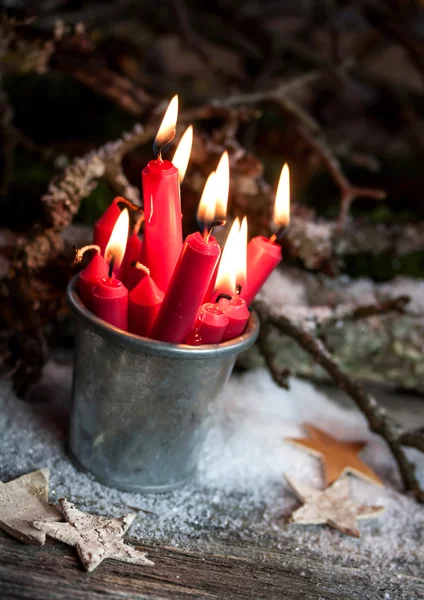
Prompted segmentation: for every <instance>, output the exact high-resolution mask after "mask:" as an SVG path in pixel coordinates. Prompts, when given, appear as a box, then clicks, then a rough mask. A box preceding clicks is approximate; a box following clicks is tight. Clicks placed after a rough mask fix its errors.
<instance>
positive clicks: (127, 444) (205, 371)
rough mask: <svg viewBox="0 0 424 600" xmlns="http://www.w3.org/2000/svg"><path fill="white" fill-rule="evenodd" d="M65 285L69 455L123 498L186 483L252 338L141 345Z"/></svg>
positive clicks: (250, 328)
mask: <svg viewBox="0 0 424 600" xmlns="http://www.w3.org/2000/svg"><path fill="white" fill-rule="evenodd" d="M77 278H78V276H76V277H74V278H73V279H72V280H71V282H70V283H69V286H68V290H67V296H68V302H69V305H70V307H71V309H72V311H73V313H74V314H75V315H76V317H77V333H76V344H75V359H74V377H73V390H72V399H73V406H72V416H71V428H70V439H69V449H70V452H71V455H72V456H73V458H74V459H75V460H76V462H77V463H78V464H79V465H80V466H81V467H83V468H84V469H86V470H88V471H90V472H91V473H92V474H93V475H94V476H95V477H96V479H97V480H98V481H100V482H101V483H104V484H106V485H109V486H112V487H116V488H120V489H123V490H129V491H137V492H161V491H167V490H171V489H173V488H175V487H177V486H179V485H181V484H183V483H184V482H185V481H187V480H188V479H189V478H190V477H191V476H192V475H193V474H194V473H195V471H196V467H197V462H198V457H199V451H200V448H201V445H202V443H203V441H204V439H205V436H206V434H207V432H208V429H209V427H210V424H211V421H212V420H213V418H214V415H216V412H217V410H218V402H217V397H218V394H219V392H220V391H221V390H222V389H223V387H224V386H225V384H226V382H227V380H228V378H229V376H230V374H231V371H232V369H233V366H234V363H235V360H236V357H237V355H238V354H239V353H240V352H242V351H243V350H246V349H247V348H249V346H251V345H252V344H253V343H254V341H255V340H256V338H257V335H258V330H259V324H258V319H257V316H256V315H255V313H252V314H251V316H250V319H249V322H248V325H247V328H246V331H245V333H244V334H243V335H242V336H240V337H238V338H236V339H234V340H231V341H229V342H224V343H222V344H216V345H205V346H198V347H195V348H194V347H192V346H187V345H184V344H179V345H178V344H168V343H164V342H158V341H156V340H150V339H147V338H142V337H139V336H136V335H133V334H130V333H127V332H123V331H122V330H120V329H117V328H116V327H113V326H111V325H109V324H108V323H105V322H104V321H103V320H101V319H98V318H97V317H95V316H94V315H93V314H92V313H91V312H90V311H89V310H87V309H86V308H85V306H84V305H83V303H82V301H81V300H80V298H79V296H78V292H77Z"/></svg>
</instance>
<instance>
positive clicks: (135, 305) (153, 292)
mask: <svg viewBox="0 0 424 600" xmlns="http://www.w3.org/2000/svg"><path fill="white" fill-rule="evenodd" d="M132 268H133V269H134V270H136V271H137V272H138V273H140V275H141V277H142V279H141V281H140V282H139V283H138V284H137V285H136V286H135V288H134V289H133V290H131V292H130V294H129V297H128V330H129V331H130V332H131V333H135V334H137V335H141V336H142V337H148V335H149V333H150V330H151V328H152V326H153V323H154V322H155V319H156V316H157V314H158V312H159V309H160V307H161V305H162V301H163V292H162V291H161V290H160V289H159V288H158V286H157V285H156V284H155V282H154V281H153V279H152V278H151V277H150V271H149V269H148V268H147V267H145V266H144V265H142V264H141V263H139V262H136V263H135V265H134V266H133V267H132ZM143 275H144V276H143Z"/></svg>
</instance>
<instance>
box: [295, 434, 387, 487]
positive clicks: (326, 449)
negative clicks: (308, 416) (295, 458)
mask: <svg viewBox="0 0 424 600" xmlns="http://www.w3.org/2000/svg"><path fill="white" fill-rule="evenodd" d="M302 426H303V428H304V429H305V430H306V432H307V433H308V435H309V437H308V438H302V439H296V438H286V440H287V441H288V442H290V443H291V444H293V445H295V446H298V447H299V448H301V449H303V450H306V451H307V452H309V453H310V454H313V455H314V456H318V457H319V458H321V460H322V463H323V468H324V479H325V487H328V486H329V485H330V484H332V483H333V482H334V481H336V480H337V479H338V478H339V477H340V476H341V475H343V474H344V473H351V474H352V475H356V476H357V477H362V479H367V480H369V481H372V482H373V483H377V484H378V485H383V482H382V481H381V479H380V478H379V477H378V475H376V474H375V473H374V471H373V470H372V469H370V467H368V466H367V465H366V464H365V463H364V462H362V460H361V459H360V458H359V456H358V455H359V453H360V452H361V450H362V449H363V448H364V446H365V444H364V443H362V442H342V441H340V440H336V439H335V438H333V437H331V436H330V435H328V433H325V432H324V431H321V429H318V428H317V427H314V426H313V425H309V424H307V423H305V424H303V425H302Z"/></svg>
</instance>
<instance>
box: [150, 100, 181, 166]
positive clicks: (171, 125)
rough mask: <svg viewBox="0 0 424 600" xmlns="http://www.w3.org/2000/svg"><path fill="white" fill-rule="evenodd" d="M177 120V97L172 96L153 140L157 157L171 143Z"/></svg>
mask: <svg viewBox="0 0 424 600" xmlns="http://www.w3.org/2000/svg"><path fill="white" fill-rule="evenodd" d="M177 118H178V96H174V97H173V98H172V100H171V102H170V103H169V106H168V108H167V110H166V113H165V116H164V117H163V119H162V123H161V125H160V127H159V130H158V132H157V134H156V138H155V147H156V148H157V152H158V154H159V156H160V155H161V149H162V148H163V147H164V146H166V145H167V144H169V143H170V142H172V140H173V139H174V136H175V128H176V126H177Z"/></svg>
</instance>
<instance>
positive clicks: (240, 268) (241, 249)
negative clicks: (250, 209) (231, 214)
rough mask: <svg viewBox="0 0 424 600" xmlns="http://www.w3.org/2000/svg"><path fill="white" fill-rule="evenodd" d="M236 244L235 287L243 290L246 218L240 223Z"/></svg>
mask: <svg viewBox="0 0 424 600" xmlns="http://www.w3.org/2000/svg"><path fill="white" fill-rule="evenodd" d="M238 242H239V243H238V265H237V276H236V285H237V286H240V288H241V289H243V288H244V287H245V286H246V271H247V217H244V219H243V220H242V222H241V225H240V232H239V238H238Z"/></svg>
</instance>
